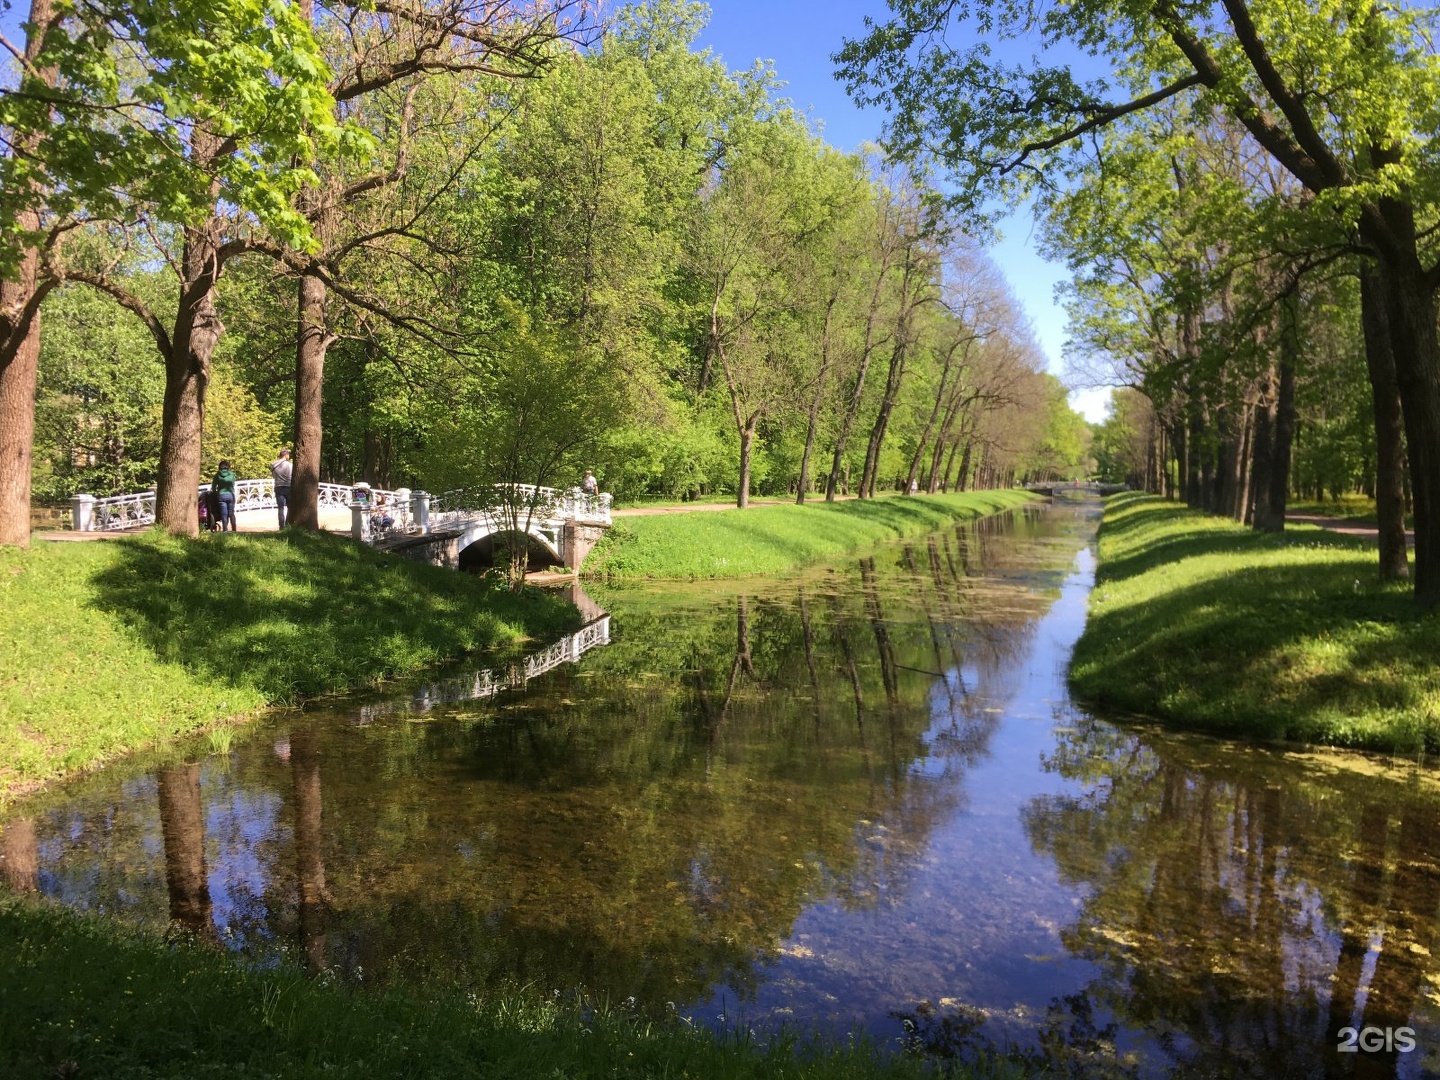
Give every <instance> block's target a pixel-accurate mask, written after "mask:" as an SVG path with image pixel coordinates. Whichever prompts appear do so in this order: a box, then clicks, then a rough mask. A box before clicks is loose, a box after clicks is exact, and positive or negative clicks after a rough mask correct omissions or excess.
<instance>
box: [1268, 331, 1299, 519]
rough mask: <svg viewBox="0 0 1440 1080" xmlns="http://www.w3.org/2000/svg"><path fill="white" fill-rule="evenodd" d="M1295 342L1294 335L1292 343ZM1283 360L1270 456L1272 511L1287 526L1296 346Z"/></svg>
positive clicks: (1288, 350) (1293, 420) (1288, 349)
mask: <svg viewBox="0 0 1440 1080" xmlns="http://www.w3.org/2000/svg"><path fill="white" fill-rule="evenodd" d="M1293 344H1295V342H1294V340H1293V337H1292V345H1293ZM1286 354H1287V355H1286V356H1285V357H1284V359H1282V360H1281V361H1280V384H1279V387H1278V389H1277V390H1276V396H1275V450H1274V453H1273V455H1272V456H1271V460H1270V513H1271V514H1272V515H1274V519H1275V520H1276V521H1277V522H1279V526H1278V528H1277V530H1276V531H1283V530H1284V528H1285V504H1286V502H1287V501H1288V500H1289V497H1290V451H1291V444H1292V443H1293V442H1294V439H1295V364H1294V362H1293V360H1294V357H1293V353H1292V350H1291V349H1290V348H1288V347H1287V349H1286Z"/></svg>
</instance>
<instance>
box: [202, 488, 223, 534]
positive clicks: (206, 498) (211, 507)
mask: <svg viewBox="0 0 1440 1080" xmlns="http://www.w3.org/2000/svg"><path fill="white" fill-rule="evenodd" d="M197 513H198V514H199V517H200V531H201V532H214V531H215V530H216V529H218V528H220V496H219V495H217V494H216V493H215V492H213V491H202V492H201V493H200V503H199V508H198V510H197Z"/></svg>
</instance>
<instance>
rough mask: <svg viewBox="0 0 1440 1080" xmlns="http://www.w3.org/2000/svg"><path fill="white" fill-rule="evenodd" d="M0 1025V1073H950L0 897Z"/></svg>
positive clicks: (840, 1079)
mask: <svg viewBox="0 0 1440 1080" xmlns="http://www.w3.org/2000/svg"><path fill="white" fill-rule="evenodd" d="M0 1032H4V1033H5V1035H3V1036H0V1075H3V1076H5V1077H7V1078H10V1080H54V1078H56V1077H67V1078H73V1080H87V1078H97V1080H98V1078H102V1077H103V1078H107V1080H109V1078H116V1077H125V1078H130V1080H140V1078H154V1080H159V1078H169V1077H173V1078H176V1080H180V1078H184V1080H193V1078H196V1077H206V1078H214V1080H219V1078H226V1077H237V1078H239V1077H273V1078H291V1077H296V1078H298V1077H306V1078H310V1077H321V1076H323V1077H333V1078H355V1080H374V1078H377V1077H387V1078H389V1077H410V1078H421V1077H434V1078H436V1080H467V1078H487V1080H520V1078H531V1077H533V1078H536V1080H540V1078H544V1080H568V1078H574V1080H581V1078H586V1080H589V1078H595V1080H600V1078H610V1077H626V1078H637V1080H641V1078H648V1077H656V1078H659V1077H665V1078H670V1080H679V1078H681V1077H693V1078H714V1080H729V1078H735V1080H740V1078H766V1080H792V1078H793V1080H869V1078H874V1080H902V1078H904V1080H922V1078H925V1077H935V1076H937V1075H945V1074H944V1073H943V1072H940V1071H937V1070H931V1069H928V1068H927V1066H926V1063H924V1062H921V1061H917V1060H914V1059H881V1058H879V1057H878V1056H877V1055H876V1054H875V1053H874V1052H873V1051H872V1050H871V1049H869V1048H867V1047H865V1046H863V1045H857V1046H826V1045H822V1044H819V1043H799V1044H797V1041H796V1040H794V1039H779V1040H776V1041H774V1042H773V1043H771V1044H770V1045H768V1046H765V1047H760V1046H757V1045H754V1044H752V1043H749V1042H745V1041H741V1042H738V1043H737V1042H736V1041H733V1040H722V1039H718V1038H716V1037H714V1036H712V1035H710V1034H709V1033H708V1032H706V1031H704V1030H695V1029H692V1028H689V1027H687V1026H685V1025H683V1024H681V1023H680V1022H678V1021H676V1020H670V1021H667V1022H664V1023H650V1022H647V1021H645V1020H643V1019H640V1018H637V1017H633V1016H631V1015H629V1014H627V1013H625V1012H624V1011H623V1010H621V1009H613V1010H611V1009H604V1008H601V1009H595V1008H581V1007H576V1006H574V1005H572V1004H568V1003H564V1002H557V1001H555V1000H553V999H547V998H544V997H541V996H540V995H539V994H537V993H531V994H496V993H487V994H486V995H485V996H484V997H483V998H480V999H475V998H471V997H469V996H467V995H464V994H461V993H459V992H451V991H439V992H429V993H425V994H423V995H422V994H420V993H418V992H406V991H391V992H388V993H376V992H361V991H355V990H351V989H348V988H346V987H344V986H341V985H337V984H335V983H333V982H331V981H327V980H323V979H322V980H319V981H316V980H311V979H307V978H306V977H305V976H304V975H303V974H302V973H301V972H300V971H298V970H296V969H289V968H282V969H279V970H260V969H257V968H255V967H253V966H251V967H247V966H246V965H244V964H243V963H242V962H240V961H238V960H237V959H235V958H233V957H231V956H228V955H226V954H224V953H223V952H220V951H218V950H216V949H213V948H209V949H207V948H203V947H201V946H198V945H195V944H191V943H187V942H184V941H179V940H176V941H171V942H167V943H162V942H161V941H159V940H158V939H157V938H155V937H154V936H153V935H150V934H146V933H144V932H140V931H135V930H129V929H124V928H121V927H119V926H117V925H115V924H113V923H110V922H107V921H105V920H102V919H100V918H97V917H94V916H89V915H83V914H79V913H75V912H71V911H67V910H63V909H60V908H59V907H58V906H54V905H49V904H36V903H20V902H16V901H13V900H9V901H7V900H5V899H3V898H0ZM953 1075H956V1076H972V1075H978V1073H972V1072H970V1071H963V1072H956V1073H954V1074H953ZM985 1075H987V1076H989V1075H996V1074H993V1073H990V1072H986V1073H985ZM1003 1075H1014V1072H1013V1071H1010V1070H1005V1071H1004V1072H1003Z"/></svg>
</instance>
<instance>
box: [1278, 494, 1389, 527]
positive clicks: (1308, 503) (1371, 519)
mask: <svg viewBox="0 0 1440 1080" xmlns="http://www.w3.org/2000/svg"><path fill="white" fill-rule="evenodd" d="M1286 510H1287V512H1288V513H1290V514H1318V515H1321V516H1323V517H1333V518H1339V519H1340V520H1341V521H1348V522H1350V523H1351V524H1352V525H1367V526H1369V527H1370V528H1372V529H1373V528H1374V527H1375V523H1376V520H1377V519H1376V515H1375V500H1374V499H1372V498H1370V497H1369V496H1367V495H1354V494H1350V495H1341V496H1339V497H1338V498H1334V499H1291V500H1290V501H1289V503H1288V504H1287V505H1286ZM1405 527H1406V528H1407V529H1413V528H1414V527H1415V519H1414V517H1413V516H1412V515H1410V514H1406V515H1405Z"/></svg>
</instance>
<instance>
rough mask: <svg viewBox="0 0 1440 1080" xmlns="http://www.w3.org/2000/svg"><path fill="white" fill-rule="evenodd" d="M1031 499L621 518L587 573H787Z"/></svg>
mask: <svg viewBox="0 0 1440 1080" xmlns="http://www.w3.org/2000/svg"><path fill="white" fill-rule="evenodd" d="M1029 498H1031V496H1030V495H1029V494H1027V493H1026V492H1023V491H986V492H970V493H968V494H964V495H929V496H916V497H913V498H903V499H901V498H887V499H869V500H863V501H862V500H853V501H845V502H837V503H807V504H806V505H804V506H762V507H756V508H752V509H749V510H743V511H742V510H725V511H712V512H702V513H693V514H658V515H654V516H646V517H630V518H621V519H620V520H619V521H618V522H617V523H616V525H615V526H614V527H613V528H612V529H611V530H610V532H609V533H608V534H607V536H606V537H605V539H604V540H602V541H601V542H600V544H599V545H597V546H596V548H595V550H594V551H592V552H591V553H590V557H589V558H588V559H586V560H585V566H584V567H583V572H584V574H585V576H586V577H596V578H602V579H604V580H606V581H614V582H623V581H627V580H642V579H647V578H676V579H697V578H733V577H745V576H747V575H751V574H773V573H780V572H783V571H786V570H791V569H794V568H795V567H798V566H801V565H803V564H805V563H807V562H813V561H815V560H817V559H821V558H823V557H825V556H827V555H834V554H837V553H840V552H845V551H853V550H855V549H856V548H860V547H864V546H866V545H870V544H876V543H879V542H880V541H882V540H893V539H895V538H896V537H901V536H913V535H916V534H917V533H921V532H926V531H930V530H934V529H937V528H939V527H941V526H942V525H945V524H946V523H948V522H951V521H955V520H961V521H963V520H967V519H970V518H977V517H983V516H985V515H986V514H993V513H996V512H997V511H1000V510H1005V509H1009V508H1011V507H1014V506H1019V505H1020V504H1022V503H1024V502H1025V501H1026V500H1027V499H1029Z"/></svg>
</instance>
